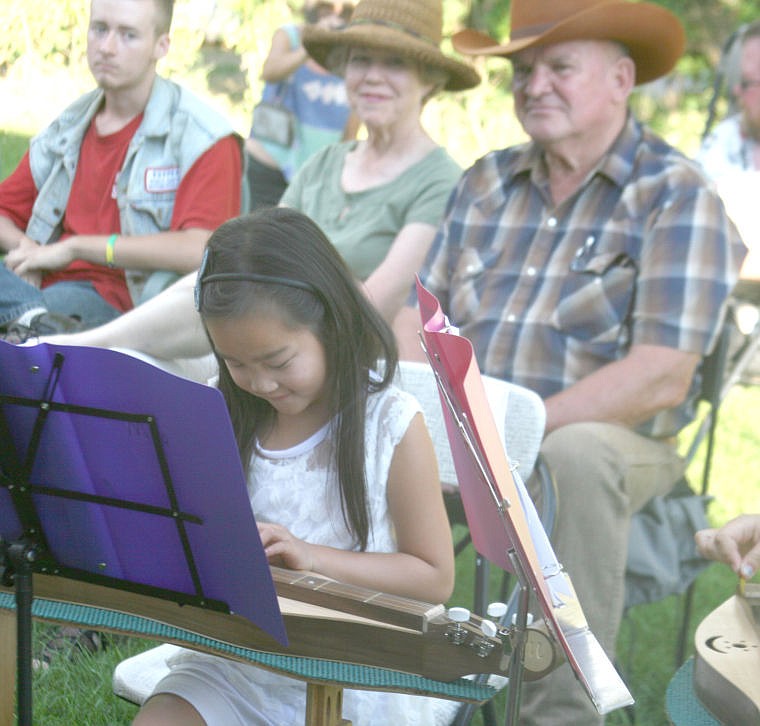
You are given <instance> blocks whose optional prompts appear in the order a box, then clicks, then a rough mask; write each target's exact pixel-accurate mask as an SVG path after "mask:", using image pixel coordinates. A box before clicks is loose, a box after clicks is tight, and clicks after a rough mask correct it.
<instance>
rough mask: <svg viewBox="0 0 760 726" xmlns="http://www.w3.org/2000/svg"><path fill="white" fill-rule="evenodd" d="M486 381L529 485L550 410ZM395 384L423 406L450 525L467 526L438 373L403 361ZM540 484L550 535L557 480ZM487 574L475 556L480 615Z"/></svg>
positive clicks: (523, 393) (524, 392)
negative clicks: (443, 408)
mask: <svg viewBox="0 0 760 726" xmlns="http://www.w3.org/2000/svg"><path fill="white" fill-rule="evenodd" d="M482 379H483V383H484V385H485V387H486V392H487V394H488V400H489V402H490V404H491V408H492V410H493V413H494V418H495V420H496V422H497V426H498V427H499V433H500V435H501V436H502V438H503V440H504V448H505V450H506V452H507V455H508V456H509V460H510V463H511V465H512V466H513V467H514V468H515V470H516V471H517V473H518V474H519V475H520V477H521V478H522V479H523V481H527V479H528V477H529V476H530V475H531V473H532V472H533V469H534V467H535V466H536V465H537V461H538V458H539V457H538V451H539V448H540V446H541V440H542V439H543V436H544V427H545V424H546V409H545V408H544V403H543V400H542V399H541V397H540V396H539V395H538V394H536V393H535V392H533V391H531V390H530V389H528V388H524V387H523V386H518V385H515V384H514V383H509V382H507V381H502V380H500V379H498V378H493V377H491V376H482ZM396 383H397V384H398V386H399V387H400V388H402V389H404V390H406V391H408V392H409V393H411V394H412V395H414V396H415V397H416V398H417V400H418V401H419V402H420V405H421V406H422V409H423V413H424V415H425V421H426V423H427V426H428V430H429V431H430V435H431V437H432V439H433V445H434V447H435V452H436V457H437V459H438V468H439V475H440V478H441V485H442V487H443V491H444V500H445V502H446V510H447V512H448V514H449V521H450V522H451V524H452V525H454V524H461V525H464V526H467V520H466V518H465V514H464V509H463V507H462V502H461V499H460V497H459V491H458V488H457V478H456V473H455V471H454V462H453V459H452V457H451V448H450V446H449V439H448V436H447V433H446V426H445V423H444V419H443V412H442V409H441V402H440V398H439V394H438V388H437V384H436V381H435V375H434V373H433V371H432V369H431V368H430V366H429V365H428V364H427V363H417V362H410V361H402V362H401V364H400V366H399V373H398V377H397V380H396ZM542 484H543V485H544V486H545V492H544V499H545V500H546V501H548V503H549V505H548V506H547V507H545V508H544V509H543V511H542V524H543V525H544V528H545V529H546V530H547V531H548V532H551V528H552V524H553V521H554V513H555V511H556V509H555V504H556V497H555V495H554V482H553V480H552V479H551V478H549V477H546V478H542ZM469 543H470V537H469V533H466V534H465V535H464V536H463V537H462V538H461V539H460V540H459V541H458V542H457V543H456V545H455V549H454V551H455V554H457V555H458V554H460V553H461V552H462V550H464V549H465V547H467V545H468V544H469ZM488 575H489V567H488V561H487V560H485V559H484V558H483V557H481V556H480V555H479V554H477V553H476V559H475V592H474V597H473V601H474V605H473V607H474V611H475V612H476V613H478V614H479V615H485V613H486V610H487V607H488V604H489V587H488V584H489V576H488Z"/></svg>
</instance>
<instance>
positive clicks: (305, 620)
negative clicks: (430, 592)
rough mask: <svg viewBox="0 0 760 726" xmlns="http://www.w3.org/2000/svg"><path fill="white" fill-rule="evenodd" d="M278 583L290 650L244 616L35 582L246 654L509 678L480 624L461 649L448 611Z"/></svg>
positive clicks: (55, 593) (38, 588) (326, 586)
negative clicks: (482, 650)
mask: <svg viewBox="0 0 760 726" xmlns="http://www.w3.org/2000/svg"><path fill="white" fill-rule="evenodd" d="M273 576H274V580H275V585H276V588H277V592H278V600H279V604H280V609H281V611H282V614H283V619H284V621H285V627H286V630H287V633H288V639H289V641H290V642H289V645H288V646H287V647H286V646H283V645H282V644H280V643H279V642H278V641H276V640H275V639H274V638H272V637H271V636H269V635H268V634H266V633H264V632H263V631H262V630H261V629H260V628H258V627H257V626H255V625H254V624H253V623H251V622H250V621H249V620H247V619H246V618H243V617H242V616H239V615H234V614H227V613H222V612H217V611H215V610H209V609H205V608H200V607H194V606H189V605H182V606H180V605H178V604H177V603H174V602H171V601H168V600H164V599H160V598H154V597H150V596H146V595H142V594H138V593H134V592H129V591H124V590H117V589H115V588H110V587H103V586H100V585H93V584H89V583H86V582H81V581H75V580H70V579H67V578H62V577H55V576H49V575H41V574H39V575H35V576H34V594H35V596H36V597H42V598H46V599H49V600H59V601H62V602H69V603H80V604H84V605H91V606H95V607H99V608H103V609H106V610H113V611H116V612H120V613H128V614H132V615H138V616H141V617H145V618H149V619H151V620H154V621H157V622H161V623H165V624H167V625H173V626H177V627H180V628H183V629H185V630H189V631H191V632H193V633H196V634H198V635H202V636H207V637H209V638H213V639H215V640H219V641H222V642H223V643H228V644H230V645H234V646H237V647H240V648H250V649H252V650H259V651H265V652H271V653H282V654H286V655H294V656H304V657H308V658H321V659H325V660H336V661H340V662H345V663H356V664H359V665H367V666H375V667H380V668H390V669H393V670H400V671H404V672H408V673H413V674H416V675H421V676H424V677H426V678H431V679H433V680H439V681H452V680H455V679H456V678H459V677H461V676H464V675H468V674H477V673H496V674H506V672H507V669H508V665H509V662H508V661H509V659H508V655H505V652H504V647H503V643H502V641H501V640H500V638H498V637H494V638H485V636H483V635H482V634H481V632H480V629H479V627H478V623H479V619H477V618H473V620H472V621H471V622H470V623H467V624H465V625H464V626H463V627H464V628H465V629H466V630H467V632H468V638H467V641H466V642H465V643H464V644H462V645H455V644H454V643H452V642H451V641H450V640H449V639H448V638H447V637H446V635H445V633H446V631H447V629H448V628H449V627H450V625H451V622H450V620H449V619H448V617H447V616H446V611H445V608H444V607H443V606H442V605H431V604H429V603H422V602H418V601H415V600H408V599H405V598H397V597H395V596H392V595H386V594H383V593H377V592H374V591H370V590H364V589H363V588H354V587H352V586H350V585H345V584H343V583H336V582H331V581H329V580H321V579H320V578H315V577H312V576H310V575H304V574H303V573H297V572H291V571H288V570H281V569H278V568H273ZM6 590H7V589H6ZM8 591H9V590H8ZM341 593H342V594H341ZM476 639H479V640H486V641H487V642H488V643H489V644H490V646H491V647H490V648H488V649H487V650H488V653H487V654H485V655H482V654H479V653H478V652H477V651H476V649H475V648H473V647H470V645H471V644H472V643H473V642H474V641H475V640H476ZM167 640H168V641H170V640H171V639H167ZM179 644H180V645H183V644H184V643H181V642H180V643H179ZM228 657H234V656H232V655H230V656H228Z"/></svg>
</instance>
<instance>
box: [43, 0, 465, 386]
mask: <svg viewBox="0 0 760 726" xmlns="http://www.w3.org/2000/svg"><path fill="white" fill-rule="evenodd" d="M442 25H443V9H442V3H441V0H362V1H361V2H360V3H359V4H358V5H357V6H356V9H355V10H354V12H353V15H352V16H351V19H350V21H349V22H348V23H347V24H346V25H345V26H344V27H343V28H341V29H336V30H326V29H324V28H320V27H316V26H307V27H305V28H304V32H303V38H302V42H303V45H304V47H305V48H306V50H307V51H308V52H309V54H310V55H311V56H312V57H313V58H314V60H315V61H317V62H318V63H319V64H320V65H322V66H324V67H326V68H327V69H328V70H331V71H333V72H334V73H337V74H339V75H341V76H343V77H344V78H345V81H346V90H347V93H348V98H349V102H350V105H351V107H352V109H353V110H354V112H355V113H356V115H357V116H358V117H359V118H360V120H361V121H362V122H363V123H364V125H365V127H366V129H367V137H366V139H364V140H361V141H346V142H343V143H338V144H333V145H330V146H328V147H327V148H325V149H323V150H321V151H319V152H317V153H316V154H315V155H314V156H313V157H312V158H311V159H310V160H309V161H307V162H306V164H305V165H304V166H302V167H301V169H300V170H299V172H298V173H297V174H296V176H295V177H294V179H293V180H292V182H291V184H290V186H289V188H288V189H287V191H286V192H285V195H284V197H283V199H282V201H281V204H283V205H286V206H289V207H293V208H294V209H298V210H299V211H302V212H304V213H306V214H308V215H309V216H310V217H311V218H312V219H313V220H314V221H315V222H317V224H318V225H319V226H320V227H321V228H322V229H323V230H324V232H325V234H326V235H327V237H328V238H329V239H330V241H331V242H332V243H333V244H334V245H335V247H336V248H337V250H338V251H339V252H340V253H341V255H342V256H343V257H344V259H345V260H346V262H347V263H348V265H349V267H350V268H351V270H352V271H353V272H354V274H355V275H356V276H357V277H358V278H360V279H362V280H364V281H365V289H366V292H367V294H368V295H369V297H370V299H371V300H372V302H373V303H374V304H375V305H376V307H377V308H378V309H379V310H380V312H381V313H382V314H383V316H384V317H385V319H386V320H387V321H388V322H391V321H392V320H393V318H394V316H395V314H396V312H397V311H398V309H399V308H400V307H401V306H402V305H403V303H404V301H405V298H406V295H407V294H408V291H409V289H410V287H411V284H412V280H413V276H414V273H415V271H416V270H417V269H418V268H419V267H420V266H421V264H422V260H423V259H424V258H425V255H426V253H427V250H428V248H429V247H430V244H431V242H432V239H433V236H434V234H435V229H436V227H437V225H438V222H439V220H440V218H441V217H442V216H443V211H444V208H445V206H446V200H447V199H448V197H449V194H450V193H451V190H452V189H453V187H454V185H455V184H456V182H457V180H458V179H459V176H460V174H461V169H460V168H459V166H458V165H457V164H456V162H454V160H453V159H452V158H451V157H450V156H449V155H448V154H447V153H446V151H445V150H444V149H443V148H442V147H441V146H439V145H438V144H436V143H435V142H434V141H433V140H432V139H431V138H430V136H429V135H428V133H427V132H426V131H425V129H424V128H423V127H422V123H421V120H420V115H421V112H422V108H423V106H424V104H425V103H426V102H427V100H428V99H430V98H431V97H432V96H433V95H434V94H435V93H436V92H438V91H439V90H447V91H459V90H465V89H467V88H471V87H473V86H475V85H477V83H478V82H479V80H480V79H479V76H478V74H477V73H476V71H475V70H473V69H472V68H471V67H470V66H469V65H467V64H466V63H462V62H460V61H458V60H455V59H453V58H450V57H448V56H446V55H444V54H443V53H442V52H441V50H440V42H441V36H442ZM194 282H195V274H191V275H187V276H186V277H184V278H182V279H181V280H180V281H179V282H177V283H176V284H174V285H173V286H171V287H170V288H169V289H167V290H165V291H164V292H163V293H161V294H159V295H157V296H156V297H154V298H152V299H151V300H149V301H148V302H147V303H145V304H143V305H140V306H139V307H137V308H135V309H134V310H131V311H130V312H129V313H127V314H125V315H122V316H121V317H119V318H117V319H116V320H113V321H111V322H110V323H108V324H107V325H104V326H101V327H99V328H93V329H92V330H88V331H85V332H83V333H76V334H74V335H66V336H60V337H58V336H56V337H55V338H52V337H51V338H50V341H51V342H60V343H66V344H70V345H90V346H102V347H121V348H129V349H133V350H139V351H141V352H143V353H147V354H148V355H151V356H154V357H155V358H158V359H161V360H162V361H164V362H165V363H166V365H168V366H169V367H171V368H172V369H173V370H175V371H176V372H178V373H180V374H182V375H189V376H191V377H202V376H203V375H204V374H205V373H206V372H208V369H207V367H206V366H205V365H203V364H202V365H197V363H198V362H199V361H201V360H209V357H205V358H201V356H204V355H205V354H208V353H209V347H208V341H207V340H206V337H205V335H204V333H203V330H202V328H201V326H200V325H199V324H198V321H197V316H196V315H195V311H194V308H193V294H192V290H193V285H194ZM177 359H182V360H181V361H180V362H177Z"/></svg>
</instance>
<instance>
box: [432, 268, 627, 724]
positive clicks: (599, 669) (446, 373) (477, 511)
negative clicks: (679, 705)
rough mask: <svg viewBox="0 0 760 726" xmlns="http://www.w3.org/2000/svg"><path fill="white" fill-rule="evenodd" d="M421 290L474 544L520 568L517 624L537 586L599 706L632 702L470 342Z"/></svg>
mask: <svg viewBox="0 0 760 726" xmlns="http://www.w3.org/2000/svg"><path fill="white" fill-rule="evenodd" d="M417 297H418V300H419V307H420V316H421V319H422V334H421V338H422V344H423V348H424V350H425V354H426V355H427V358H428V361H429V362H430V365H431V367H432V368H433V371H434V373H435V377H436V381H437V383H438V389H439V393H440V397H441V405H442V407H443V414H444V419H445V421H446V428H447V433H448V437H449V442H450V444H451V451H452V456H453V459H454V467H455V469H456V473H457V478H458V480H459V491H460V495H461V497H462V504H463V506H464V510H465V515H466V517H467V522H468V526H469V528H470V534H471V536H472V542H473V545H474V547H475V549H476V550H477V552H479V553H480V554H481V555H483V556H484V557H486V558H487V559H488V560H489V561H490V562H493V563H494V564H495V565H497V566H499V567H501V568H502V569H504V570H508V571H510V572H514V573H515V575H516V576H517V578H518V581H519V583H520V587H521V590H522V593H521V605H520V611H519V612H518V616H517V623H516V625H517V628H518V629H519V628H524V627H525V623H526V619H527V604H528V596H529V595H530V593H533V595H534V596H535V597H536V599H537V602H538V605H539V607H540V609H541V612H542V613H543V616H544V620H545V622H546V625H547V627H548V628H549V631H550V633H551V635H552V636H553V637H554V639H555V640H556V642H557V644H558V645H559V647H560V648H561V649H562V651H563V652H564V653H565V656H566V657H567V660H568V662H569V664H570V666H571V667H572V669H573V671H574V672H575V674H576V676H577V677H578V680H579V681H580V682H581V684H582V685H583V687H584V688H585V689H586V692H587V693H588V695H589V697H590V698H591V700H592V701H593V703H594V705H595V707H596V708H597V710H598V711H599V713H600V714H606V713H609V712H610V711H613V710H615V709H617V708H621V707H623V706H627V705H630V704H632V703H633V698H632V696H631V694H630V692H629V691H628V689H627V688H626V686H625V684H624V683H623V681H622V680H621V678H620V676H619V675H618V673H617V671H616V670H615V668H614V666H613V665H612V663H611V662H610V660H609V658H608V657H607V655H606V654H605V652H604V650H603V649H602V647H601V645H600V644H599V642H598V641H597V639H596V637H595V636H594V635H593V634H592V633H591V631H590V630H589V628H588V624H587V623H586V618H585V616H584V614H583V610H582V608H581V606H580V603H579V602H578V598H577V597H576V595H575V590H574V589H573V586H572V583H571V581H570V578H569V577H568V575H567V574H566V573H565V572H564V571H563V570H562V566H561V565H560V563H559V562H558V560H557V558H556V555H555V554H554V551H553V549H552V546H551V544H550V542H549V538H548V536H547V534H546V531H545V530H544V528H543V525H542V524H541V521H540V519H539V517H538V514H537V512H536V510H535V507H534V505H533V502H532V500H531V499H530V496H529V495H528V493H527V490H526V488H525V485H524V484H523V482H522V481H521V480H520V477H519V475H518V474H517V473H516V472H515V471H513V470H512V469H511V468H510V465H509V461H508V459H507V455H506V452H505V451H504V444H503V441H502V439H501V437H500V435H499V433H498V429H497V427H496V423H495V421H494V418H493V414H492V412H491V408H490V406H489V404H488V399H487V397H486V393H485V390H484V387H483V381H482V379H481V376H480V370H479V369H478V364H477V361H476V360H475V356H474V353H473V349H472V344H471V343H470V341H469V340H467V339H466V338H463V337H462V336H460V335H459V334H458V331H457V330H456V329H455V328H453V327H452V326H451V325H450V324H449V321H448V320H447V319H446V317H445V316H444V314H443V312H442V310H441V306H440V304H439V302H438V300H437V299H436V297H435V296H434V295H432V294H431V293H430V292H429V291H428V290H427V289H425V287H423V286H422V284H421V283H420V281H419V279H417ZM515 642H516V643H517V647H516V648H515V650H514V651H513V654H512V662H511V663H510V690H509V702H508V705H507V723H517V712H518V709H519V690H520V688H519V686H520V683H521V671H522V650H521V647H522V646H521V644H522V643H523V642H524V638H521V637H518V638H516V639H515ZM513 669H514V672H513Z"/></svg>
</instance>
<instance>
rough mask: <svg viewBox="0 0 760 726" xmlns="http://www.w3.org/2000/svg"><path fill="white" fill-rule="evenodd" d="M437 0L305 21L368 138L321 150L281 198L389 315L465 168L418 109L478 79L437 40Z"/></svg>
mask: <svg viewBox="0 0 760 726" xmlns="http://www.w3.org/2000/svg"><path fill="white" fill-rule="evenodd" d="M442 15H443V11H442V4H441V2H440V0H411V1H410V0H363V1H362V2H360V3H359V4H358V5H357V6H356V9H355V11H354V13H353V15H352V17H351V20H350V21H349V22H348V24H347V25H346V26H344V27H343V28H341V29H337V30H326V29H324V28H318V27H314V26H312V27H308V28H306V29H305V30H304V36H303V45H304V47H305V48H306V50H307V52H308V53H309V55H311V57H312V58H314V59H315V60H316V61H317V62H318V63H320V64H321V65H324V66H325V67H327V68H328V69H330V70H332V71H333V72H334V73H336V74H338V75H340V76H343V78H344V80H345V83H346V91H347V93H348V99H349V104H350V105H351V108H352V109H353V111H354V112H355V113H356V115H357V116H358V118H359V120H360V121H361V122H362V123H363V124H364V126H365V127H366V130H367V138H366V139H364V140H361V141H349V142H344V143H342V144H337V145H333V146H331V147H328V148H327V149H325V150H323V151H322V152H319V153H317V154H316V155H315V156H314V157H312V158H311V159H310V160H309V162H307V163H306V164H305V165H304V167H302V169H301V170H300V171H299V173H298V174H297V175H296V176H295V178H294V179H293V181H292V183H291V184H290V186H289V187H288V189H287V191H286V192H285V195H284V196H283V198H282V204H283V205H286V206H291V207H295V208H297V209H299V210H300V211H302V212H305V213H306V214H308V215H309V216H310V217H312V218H313V219H314V220H315V221H316V222H317V223H318V224H319V225H320V226H321V227H322V229H323V230H324V231H325V233H326V234H327V236H328V237H329V239H330V240H331V241H332V243H333V244H334V245H335V247H336V248H337V250H338V251H339V252H340V253H341V255H342V256H343V258H344V259H345V260H346V262H347V263H348V265H349V267H350V268H351V270H352V271H353V272H354V274H356V275H357V277H359V278H361V279H362V280H365V281H366V287H367V292H368V294H369V295H370V298H371V299H372V301H373V302H374V303H375V305H376V306H377V307H378V308H379V309H380V311H381V312H382V313H383V315H384V316H385V317H386V319H388V320H392V318H393V316H394V314H395V312H397V310H398V309H399V308H400V306H401V304H402V303H403V301H404V298H405V297H406V294H407V292H408V290H409V287H410V285H411V283H412V276H413V274H414V271H416V270H417V269H418V268H419V266H420V265H421V263H422V260H423V259H424V257H425V254H426V253H427V250H428V248H429V246H430V243H431V241H432V239H433V235H434V234H435V229H436V226H437V224H438V221H439V220H440V218H441V216H442V215H443V209H444V206H445V203H446V199H447V198H448V195H449V193H450V192H451V189H452V188H453V186H454V184H455V183H456V181H457V180H458V178H459V175H460V174H461V169H460V168H459V166H458V165H457V164H456V163H455V162H454V160H453V159H452V158H451V157H450V156H449V155H448V154H447V153H446V151H445V150H444V149H443V148H442V147H441V146H439V145H438V144H436V142H435V141H433V139H431V138H430V136H429V135H428V133H427V132H426V131H425V129H424V128H423V126H422V123H421V120H420V115H421V113H422V108H423V106H424V104H425V102H426V101H427V100H428V99H429V98H431V97H432V96H433V95H434V94H435V93H436V92H438V91H439V90H442V89H443V90H451V91H457V90H462V89H466V88H470V87H472V86H474V85H476V84H477V83H478V81H479V78H478V75H477V73H476V72H475V71H474V70H473V69H472V68H471V67H470V66H469V65H466V64H465V63H462V62H460V61H458V60H455V59H453V58H449V57H448V56H446V55H444V54H443V53H442V52H441V50H440V47H439V46H440V42H441V31H442Z"/></svg>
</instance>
